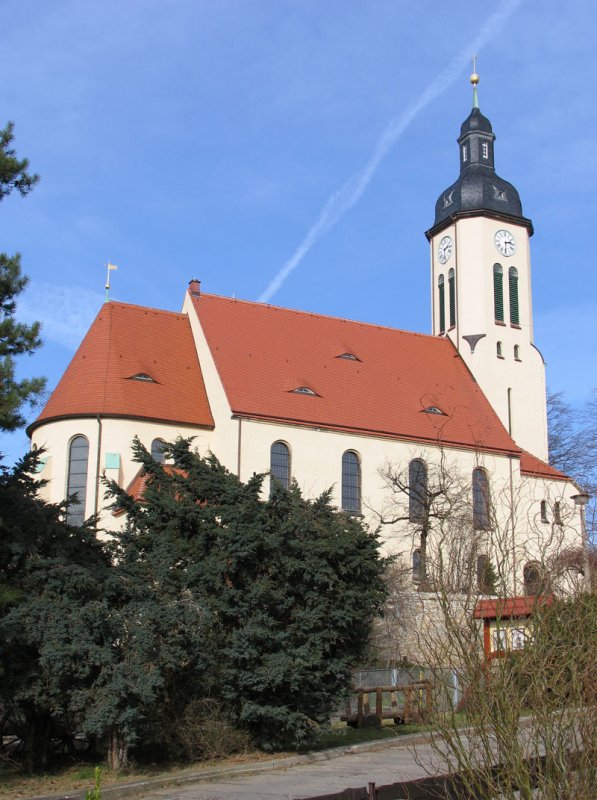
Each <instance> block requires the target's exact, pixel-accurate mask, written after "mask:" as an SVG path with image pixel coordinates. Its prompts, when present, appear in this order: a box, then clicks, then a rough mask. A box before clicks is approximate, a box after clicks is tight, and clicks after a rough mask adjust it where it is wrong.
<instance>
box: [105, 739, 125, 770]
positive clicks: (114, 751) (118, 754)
mask: <svg viewBox="0 0 597 800" xmlns="http://www.w3.org/2000/svg"><path fill="white" fill-rule="evenodd" d="M128 757H129V746H128V742H127V741H126V740H125V739H124V737H123V736H122V734H121V732H120V731H119V730H118V728H112V731H111V733H110V744H109V746H108V757H107V761H108V767H109V768H110V769H112V770H115V771H118V770H120V769H122V768H123V767H126V766H127V764H128Z"/></svg>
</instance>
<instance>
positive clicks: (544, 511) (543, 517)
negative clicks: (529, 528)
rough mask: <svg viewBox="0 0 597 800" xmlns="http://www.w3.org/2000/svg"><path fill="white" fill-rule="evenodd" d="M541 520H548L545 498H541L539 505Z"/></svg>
mask: <svg viewBox="0 0 597 800" xmlns="http://www.w3.org/2000/svg"><path fill="white" fill-rule="evenodd" d="M540 509H541V522H549V517H548V516H547V500H542V501H541V505H540Z"/></svg>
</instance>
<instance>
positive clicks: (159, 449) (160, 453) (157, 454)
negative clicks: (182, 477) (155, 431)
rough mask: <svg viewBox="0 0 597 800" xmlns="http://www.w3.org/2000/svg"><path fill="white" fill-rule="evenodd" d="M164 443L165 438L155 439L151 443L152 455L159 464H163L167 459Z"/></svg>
mask: <svg viewBox="0 0 597 800" xmlns="http://www.w3.org/2000/svg"><path fill="white" fill-rule="evenodd" d="M164 444H165V442H164V440H163V439H154V440H153V442H152V443H151V457H152V458H153V460H154V461H155V462H156V463H158V464H163V463H164V461H165V458H164Z"/></svg>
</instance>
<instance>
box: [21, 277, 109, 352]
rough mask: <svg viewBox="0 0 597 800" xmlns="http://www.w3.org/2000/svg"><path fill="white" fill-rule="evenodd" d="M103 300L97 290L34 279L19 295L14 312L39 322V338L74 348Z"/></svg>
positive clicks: (29, 321)
mask: <svg viewBox="0 0 597 800" xmlns="http://www.w3.org/2000/svg"><path fill="white" fill-rule="evenodd" d="M103 301H104V298H103V296H102V295H101V294H100V293H99V292H91V291H89V290H88V289H82V288H81V287H80V286H54V284H51V283H47V282H45V281H35V282H32V283H31V284H29V286H28V287H27V289H26V291H25V292H24V293H23V295H22V297H21V298H20V299H19V303H18V312H17V316H18V319H19V320H22V321H23V322H28V323H31V322H35V321H36V320H37V321H38V322H41V324H42V331H41V335H42V339H44V340H47V339H49V340H50V341H52V342H55V343H57V344H60V345H62V346H63V347H66V348H68V349H69V350H75V349H76V348H77V347H78V346H79V344H80V342H81V339H82V338H83V337H84V336H85V334H86V333H87V330H88V329H89V326H90V325H91V323H92V322H93V320H94V318H95V316H96V315H97V313H98V311H99V309H100V308H101V305H102V303H103Z"/></svg>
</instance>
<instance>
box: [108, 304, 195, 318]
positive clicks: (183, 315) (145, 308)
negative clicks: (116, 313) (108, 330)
mask: <svg viewBox="0 0 597 800" xmlns="http://www.w3.org/2000/svg"><path fill="white" fill-rule="evenodd" d="M104 306H110V307H112V308H114V307H115V306H121V307H122V308H127V309H128V308H130V309H138V310H139V311H151V312H153V313H154V314H167V315H169V316H174V317H181V318H183V319H186V318H187V317H188V314H186V313H185V312H184V311H170V310H168V309H166V308H154V307H153V306H141V305H138V304H137V303H125V302H124V301H123V300H110V301H109V302H108V303H102V306H101V307H100V309H99V311H98V312H97V313H98V314H100V313H101V312H102V310H103V308H104Z"/></svg>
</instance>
